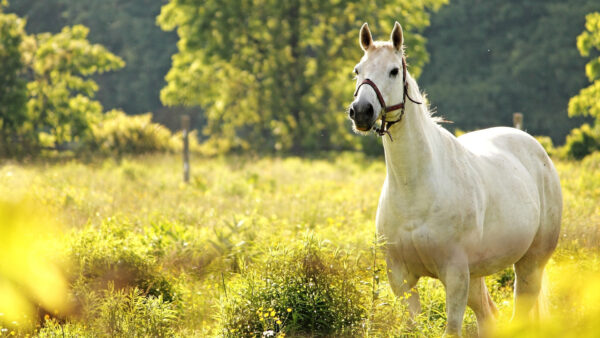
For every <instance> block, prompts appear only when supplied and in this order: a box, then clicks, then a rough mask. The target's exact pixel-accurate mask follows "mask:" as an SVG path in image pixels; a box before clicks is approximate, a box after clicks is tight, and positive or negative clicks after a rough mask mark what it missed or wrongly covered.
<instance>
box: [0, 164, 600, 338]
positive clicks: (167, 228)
mask: <svg viewBox="0 0 600 338" xmlns="http://www.w3.org/2000/svg"><path fill="white" fill-rule="evenodd" d="M599 163H600V156H597V155H594V156H593V157H588V158H587V159H586V160H584V161H583V162H558V163H557V168H558V170H559V172H560V175H561V179H562V184H563V193H564V196H565V198H564V200H565V207H564V220H563V231H562V233H561V240H560V243H559V248H558V250H557V253H556V254H555V256H554V257H553V259H552V260H551V262H550V264H549V267H548V271H547V275H548V281H549V286H550V293H549V301H550V305H551V313H552V315H553V317H552V318H558V319H554V320H551V321H549V322H547V323H546V322H545V323H544V328H545V329H544V331H542V332H543V336H564V335H565V334H571V333H573V332H577V333H578V334H580V335H582V336H585V335H586V334H587V335H591V334H592V332H597V331H592V330H593V329H596V328H597V326H596V324H595V322H594V320H593V318H595V317H594V316H596V315H597V314H598V313H599V312H598V308H597V306H596V305H595V303H594V301H593V300H594V299H596V298H594V297H596V296H594V295H597V294H598V293H600V287H598V286H597V285H598V284H595V283H596V282H597V281H598V278H599V276H600V271H599V268H598V260H599V256H600V255H599V253H600V249H599V247H600V246H599V245H600V230H599V224H598V221H599V220H600V210H599V209H598V208H599V207H598V203H597V201H598V198H599V197H600V196H599V195H600V170H598V169H599V167H600V164H599ZM191 168H192V178H191V183H190V184H187V185H186V184H183V183H182V182H181V176H182V175H181V166H180V158H179V157H177V156H174V155H147V156H142V157H123V158H122V159H121V160H119V161H115V160H111V159H107V160H91V162H88V163H82V162H78V161H66V162H61V163H29V164H23V163H5V164H4V165H3V166H2V167H1V168H0V183H2V185H1V187H0V190H1V192H2V194H4V195H5V196H9V195H10V194H11V193H14V191H17V190H19V189H21V190H26V191H27V193H28V194H29V195H31V196H32V199H34V201H35V203H38V204H39V205H44V206H45V208H46V209H48V210H50V212H51V213H52V214H53V215H54V217H55V218H56V221H57V222H59V223H62V224H64V225H65V227H66V229H67V231H66V232H65V233H64V234H63V235H62V238H60V239H59V240H58V244H59V245H58V249H57V253H56V256H57V257H58V259H59V260H60V261H62V262H63V263H64V264H63V266H65V267H68V268H65V269H64V274H65V275H66V276H67V278H68V281H69V285H70V287H69V290H70V291H69V293H70V297H69V299H70V300H71V303H72V304H71V311H70V313H69V314H67V315H65V316H62V317H61V316H54V315H52V314H50V315H49V316H48V318H42V320H40V321H35V320H32V321H34V324H36V323H37V324H38V325H39V328H37V329H33V330H36V331H31V332H30V333H35V334H38V335H42V336H44V335H46V336H52V335H58V336H62V334H63V333H65V332H66V333H69V334H70V335H72V336H103V335H113V336H132V335H139V336H144V335H152V336H185V337H187V336H202V337H204V336H223V335H227V336H248V335H249V336H252V335H255V336H268V335H272V336H285V335H286V334H287V335H288V336H290V335H305V336H341V335H347V336H365V337H367V336H370V337H380V336H399V335H404V336H414V337H421V336H430V337H435V336H439V335H441V334H442V333H443V329H444V325H445V301H444V297H445V295H444V290H443V288H442V286H441V284H440V283H439V282H438V281H436V280H433V279H427V278H425V279H423V280H421V281H420V282H419V285H418V289H419V291H420V294H421V301H422V307H423V312H422V314H421V315H420V316H419V317H418V318H417V322H416V323H415V324H414V325H412V324H410V325H409V322H408V321H407V320H406V317H407V315H406V309H405V308H404V307H403V305H402V303H401V302H400V301H399V300H398V299H396V297H395V296H394V295H393V294H392V293H391V289H390V287H389V284H388V282H387V276H386V266H385V261H384V257H383V253H382V252H381V250H380V249H379V247H378V244H377V241H376V240H375V234H374V228H375V227H374V219H375V212H376V209H377V202H378V198H379V192H380V188H381V185H382V183H383V179H384V177H385V166H384V162H383V159H376V158H368V157H365V156H362V155H361V154H353V153H343V154H337V155H335V156H330V157H328V158H324V159H301V158H295V157H290V158H246V157H222V158H212V159H206V158H195V159H193V160H192V163H191ZM303 262H304V263H303ZM67 263H68V264H67ZM310 278H312V281H311V280H310ZM512 282H513V275H512V272H511V271H510V270H505V271H502V272H499V273H497V274H495V275H493V276H490V277H488V278H487V283H488V288H489V289H490V290H491V293H492V297H493V298H494V300H495V301H496V303H497V304H498V307H499V309H500V316H499V319H498V323H499V324H498V327H499V328H501V329H500V330H499V331H498V335H499V336H514V335H518V334H520V333H521V334H522V335H523V336H526V335H527V334H529V333H530V332H531V331H530V330H531V328H529V327H527V326H523V325H521V326H519V325H517V324H513V325H509V324H508V321H509V319H510V316H511V313H512ZM311 283H312V286H311ZM305 287H307V288H311V287H313V288H314V289H310V290H308V289H306V290H308V291H304V290H305V289H304V288H305ZM311 292H312V293H311ZM310 295H313V296H310ZM310 297H313V298H310ZM588 298H589V299H588ZM344 300H345V302H344ZM596 303H597V302H596ZM269 309H271V310H269ZM288 309H290V310H291V311H289V312H288ZM311 311H312V314H313V315H311ZM315 311H316V312H315ZM267 312H268V313H267ZM273 312H274V315H271V313H273ZM266 313H267V314H268V316H265V314H266ZM261 318H262V319H263V320H262V321H261ZM278 321H279V322H281V323H278ZM326 324H327V325H326ZM33 327H35V326H33ZM108 327H110V328H111V330H113V331H110V332H109V331H106V330H107V328H108ZM464 330H465V334H470V335H472V334H474V332H475V330H476V322H475V318H474V315H473V313H472V312H471V311H470V310H469V311H467V315H466V317H465V326H464ZM23 332H25V331H23ZM8 333H10V331H8ZM8 333H6V334H8ZM1 334H2V331H0V335H1Z"/></svg>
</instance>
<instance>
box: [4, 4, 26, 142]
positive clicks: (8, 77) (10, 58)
mask: <svg viewBox="0 0 600 338" xmlns="http://www.w3.org/2000/svg"><path fill="white" fill-rule="evenodd" d="M24 27H25V21H24V20H23V19H21V18H19V17H18V16H16V15H14V14H5V13H3V10H2V4H0V133H1V135H0V153H2V154H5V153H7V152H8V150H9V149H8V146H9V144H10V143H11V142H12V141H14V140H15V138H16V137H17V132H18V131H19V130H20V128H21V126H22V124H23V123H24V122H25V120H26V118H27V116H26V110H25V103H26V102H27V89H26V87H25V84H26V82H25V80H24V78H23V74H24V70H25V65H24V60H23V55H22V54H23V52H22V42H23V39H24V38H25V30H24Z"/></svg>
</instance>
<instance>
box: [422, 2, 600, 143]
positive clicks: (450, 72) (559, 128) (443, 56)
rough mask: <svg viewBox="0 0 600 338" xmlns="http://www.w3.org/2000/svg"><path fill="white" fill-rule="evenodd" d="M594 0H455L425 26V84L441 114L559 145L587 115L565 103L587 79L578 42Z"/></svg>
mask: <svg viewBox="0 0 600 338" xmlns="http://www.w3.org/2000/svg"><path fill="white" fill-rule="evenodd" d="M598 10H600V2H598V1H596V0H569V1H564V0H534V1H526V2H524V1H520V0H508V1H507V0H489V1H480V2H477V3H476V5H475V4H474V2H473V1H471V0H452V1H450V4H449V5H448V6H445V7H443V8H441V9H440V11H439V12H437V13H436V14H435V15H433V16H432V18H431V26H430V27H429V28H427V30H426V31H425V36H426V37H427V39H428V42H427V51H428V52H429V54H430V55H431V61H430V63H429V64H428V65H427V67H426V68H425V69H424V71H423V75H422V76H421V78H420V81H419V84H420V85H421V88H422V89H423V90H425V91H427V93H428V97H429V99H430V101H431V103H432V105H433V106H434V107H437V108H438V109H437V110H438V111H439V112H440V114H441V115H442V116H444V117H446V118H448V119H449V120H452V121H454V122H455V123H454V126H456V127H458V128H461V129H463V130H475V129H480V128H484V127H491V126H497V125H512V121H511V116H512V114H513V113H514V112H522V113H523V114H524V116H525V127H526V129H527V130H528V131H529V132H530V133H532V134H533V135H548V136H550V137H551V138H552V140H553V141H554V143H555V144H557V143H560V144H562V143H563V142H564V137H565V136H566V135H567V134H568V133H569V131H570V130H571V129H572V128H574V127H576V126H578V125H580V124H581V123H582V122H584V121H583V119H581V118H579V119H569V118H568V116H567V105H568V101H569V97H572V96H573V95H574V94H575V93H576V92H577V91H578V90H579V89H580V88H582V87H584V86H585V85H586V84H585V79H584V78H583V77H578V76H575V74H580V73H581V71H582V69H583V67H584V60H582V59H581V58H580V57H579V55H578V53H577V50H576V49H575V41H576V38H577V35H579V34H580V33H581V27H583V25H584V18H585V15H586V14H587V13H590V12H592V11H598Z"/></svg>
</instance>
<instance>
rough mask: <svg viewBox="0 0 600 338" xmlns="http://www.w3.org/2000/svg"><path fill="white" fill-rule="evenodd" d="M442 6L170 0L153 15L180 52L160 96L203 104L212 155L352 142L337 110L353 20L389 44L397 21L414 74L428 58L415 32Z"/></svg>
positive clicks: (346, 85) (346, 87)
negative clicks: (175, 38)
mask: <svg viewBox="0 0 600 338" xmlns="http://www.w3.org/2000/svg"><path fill="white" fill-rule="evenodd" d="M445 2H446V1H445V0H425V1H409V0H401V1H373V2H365V1H358V0H348V1H321V0H307V1H283V2H282V1H275V0H235V1H227V2H223V1H217V0H171V1H170V2H169V4H167V5H165V6H164V7H163V8H162V11H161V14H160V16H159V17H158V21H159V23H160V24H161V26H162V28H163V29H165V30H173V29H177V33H178V35H179V43H178V48H179V52H178V53H177V54H176V55H175V56H174V57H173V65H172V68H171V70H170V71H169V73H168V75H167V86H166V87H165V88H164V89H163V90H162V92H161V99H162V101H163V103H164V104H167V105H187V106H202V107H203V108H204V109H205V111H206V119H207V121H208V122H207V126H206V128H205V129H204V131H203V132H204V135H205V136H206V137H208V141H207V142H208V144H209V145H211V146H213V147H214V149H216V150H218V151H227V150H231V149H247V148H252V149H255V150H260V151H265V150H266V151H269V150H282V151H293V152H302V151H307V150H308V151H310V150H316V149H339V148H351V147H355V146H356V144H355V143H356V142H360V141H357V139H358V138H355V137H353V136H352V135H351V134H350V133H349V132H348V129H349V128H348V126H349V123H348V120H347V117H346V114H345V112H344V110H345V105H346V104H347V103H349V101H350V98H351V95H352V90H353V81H352V75H351V71H352V69H353V65H354V64H355V63H356V62H357V61H358V60H359V59H360V57H361V56H362V52H361V50H360V48H359V47H358V30H359V27H360V25H361V24H362V23H363V22H365V21H366V22H369V24H370V25H371V27H372V28H374V30H373V31H374V32H375V33H376V35H378V36H379V38H381V39H385V40H387V38H388V36H389V32H390V31H391V29H392V26H393V23H394V21H395V20H398V21H399V22H401V23H402V25H403V27H404V30H405V32H406V43H407V45H408V50H409V53H410V54H409V60H410V61H411V72H412V73H413V74H415V75H418V74H419V73H420V70H421V69H422V67H423V65H424V64H425V62H426V61H427V53H426V51H425V48H424V42H425V39H424V38H423V36H422V35H420V34H419V32H421V31H422V30H423V28H424V27H426V26H427V25H428V23H429V10H434V9H437V8H438V7H439V6H441V5H442V4H443V3H445ZM365 139H367V138H365ZM373 139H374V138H369V140H370V142H373V141H372V140H373Z"/></svg>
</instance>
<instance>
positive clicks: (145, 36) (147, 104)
mask: <svg viewBox="0 0 600 338" xmlns="http://www.w3.org/2000/svg"><path fill="white" fill-rule="evenodd" d="M165 2H166V0H159V1H156V0H130V1H122V0H86V1H81V0H44V1H39V0H18V1H13V2H12V3H11V5H10V7H9V8H8V10H10V11H13V12H15V13H17V14H18V15H19V16H22V17H24V18H26V19H27V27H26V28H27V32H29V33H30V34H33V33H43V32H50V33H59V32H60V31H61V30H62V28H63V27H64V26H73V25H84V26H86V27H88V28H89V35H88V39H89V41H90V42H91V43H95V44H101V45H103V46H105V47H106V48H107V49H108V50H110V51H111V52H112V53H114V54H115V55H118V56H119V57H120V58H122V59H123V60H124V61H125V64H126V66H125V67H124V68H123V69H121V70H120V71H118V72H108V73H103V74H98V75H95V76H93V78H94V80H95V81H96V82H97V83H98V85H99V86H98V87H99V88H98V93H97V97H98V100H99V101H100V102H101V103H102V105H103V106H104V107H105V108H106V109H113V108H122V109H123V110H125V111H126V112H128V113H129V114H140V113H145V112H149V111H152V112H156V111H159V110H161V109H164V107H163V106H162V104H161V102H160V98H159V92H160V89H161V88H162V87H163V86H164V85H165V80H164V76H165V74H166V73H167V71H168V69H169V67H170V63H171V55H172V54H173V53H174V52H175V51H176V45H175V44H176V42H177V36H176V35H175V34H173V33H170V32H164V31H162V30H161V29H160V28H159V27H158V26H157V24H156V16H157V15H158V14H159V12H160V7H161V6H162V5H163V4H164V3H165Z"/></svg>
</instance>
